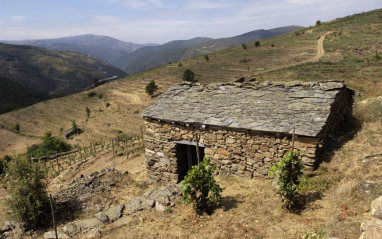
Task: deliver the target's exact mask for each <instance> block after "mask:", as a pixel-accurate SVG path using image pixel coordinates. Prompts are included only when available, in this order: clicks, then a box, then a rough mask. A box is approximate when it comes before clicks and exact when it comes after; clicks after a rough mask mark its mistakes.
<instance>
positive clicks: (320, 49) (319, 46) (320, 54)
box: [304, 32, 332, 63]
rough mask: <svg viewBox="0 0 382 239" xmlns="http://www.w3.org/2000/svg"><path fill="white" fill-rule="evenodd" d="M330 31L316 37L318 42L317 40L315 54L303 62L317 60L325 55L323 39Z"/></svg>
mask: <svg viewBox="0 0 382 239" xmlns="http://www.w3.org/2000/svg"><path fill="white" fill-rule="evenodd" d="M330 33H332V32H327V33H325V35H323V36H322V37H320V39H318V42H317V55H316V56H315V57H313V58H312V59H309V60H307V61H304V63H305V62H315V61H318V60H320V58H321V57H323V56H324V55H325V50H324V40H325V37H326V35H329V34H330Z"/></svg>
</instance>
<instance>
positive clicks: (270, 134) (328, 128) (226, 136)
mask: <svg viewBox="0 0 382 239" xmlns="http://www.w3.org/2000/svg"><path fill="white" fill-rule="evenodd" d="M353 94H354V92H353V91H352V90H350V89H348V88H347V87H346V86H345V85H344V84H343V82H342V81H328V82H310V83H303V82H300V81H294V82H290V83H286V84H285V83H271V82H265V83H259V82H256V81H255V82H243V83H237V82H236V83H211V84H201V83H196V84H189V83H185V82H183V83H182V84H180V85H178V86H175V87H172V88H170V89H169V90H168V91H167V92H165V93H164V94H162V95H161V96H160V98H159V99H158V100H157V102H156V103H155V104H153V105H152V106H150V107H148V108H147V109H145V110H144V111H143V113H142V115H143V117H144V119H145V129H146V130H145V137H144V140H145V147H146V148H145V157H146V161H145V163H146V166H147V174H148V177H149V179H152V180H155V181H163V182H169V181H172V182H179V181H181V180H183V178H184V176H185V175H186V173H187V171H188V170H189V169H190V168H191V166H192V165H195V164H196V163H197V159H196V141H195V135H196V134H197V135H199V137H200V140H199V149H200V155H201V158H203V156H205V155H209V156H210V158H211V162H212V163H214V164H216V165H217V173H218V174H234V175H238V176H242V177H246V178H252V177H254V176H261V177H263V176H265V175H267V173H268V170H269V168H270V167H271V166H272V165H273V164H274V163H275V162H277V161H278V160H280V159H281V158H282V157H283V155H284V154H285V152H287V151H288V150H290V149H291V148H292V134H293V129H295V142H294V147H295V149H297V150H299V151H300V155H301V157H302V161H303V163H304V164H305V165H306V166H307V167H310V168H313V167H315V165H316V163H317V156H318V154H319V153H320V151H321V150H322V149H323V148H324V146H325V145H326V144H327V143H328V140H329V139H330V134H332V133H333V131H334V130H335V129H337V128H338V127H339V126H341V124H342V123H343V122H344V121H345V120H347V119H348V118H349V116H350V115H351V113H352V104H353Z"/></svg>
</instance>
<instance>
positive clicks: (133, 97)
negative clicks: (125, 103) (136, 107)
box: [113, 90, 142, 104]
mask: <svg viewBox="0 0 382 239" xmlns="http://www.w3.org/2000/svg"><path fill="white" fill-rule="evenodd" d="M113 94H115V95H118V96H122V97H127V98H129V99H131V103H132V104H140V103H142V99H141V97H140V96H139V94H132V93H125V92H121V91H117V90H114V91H113Z"/></svg>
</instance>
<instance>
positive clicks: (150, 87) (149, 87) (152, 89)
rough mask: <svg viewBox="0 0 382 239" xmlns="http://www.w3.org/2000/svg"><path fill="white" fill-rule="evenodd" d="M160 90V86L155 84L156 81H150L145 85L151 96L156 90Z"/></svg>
mask: <svg viewBox="0 0 382 239" xmlns="http://www.w3.org/2000/svg"><path fill="white" fill-rule="evenodd" d="M157 90H158V86H157V85H156V84H155V81H154V80H152V81H150V83H148V84H147V85H146V87H145V92H146V93H147V94H148V95H149V96H153V94H154V92H155V91H157Z"/></svg>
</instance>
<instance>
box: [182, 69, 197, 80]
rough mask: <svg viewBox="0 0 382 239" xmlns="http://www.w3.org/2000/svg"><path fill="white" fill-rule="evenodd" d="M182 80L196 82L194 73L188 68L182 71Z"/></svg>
mask: <svg viewBox="0 0 382 239" xmlns="http://www.w3.org/2000/svg"><path fill="white" fill-rule="evenodd" d="M183 80H184V81H190V82H197V80H196V79H195V73H194V72H193V71H191V70H189V69H187V70H185V71H184V73H183Z"/></svg>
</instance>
